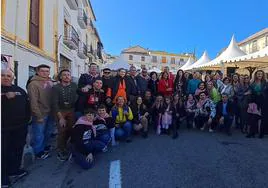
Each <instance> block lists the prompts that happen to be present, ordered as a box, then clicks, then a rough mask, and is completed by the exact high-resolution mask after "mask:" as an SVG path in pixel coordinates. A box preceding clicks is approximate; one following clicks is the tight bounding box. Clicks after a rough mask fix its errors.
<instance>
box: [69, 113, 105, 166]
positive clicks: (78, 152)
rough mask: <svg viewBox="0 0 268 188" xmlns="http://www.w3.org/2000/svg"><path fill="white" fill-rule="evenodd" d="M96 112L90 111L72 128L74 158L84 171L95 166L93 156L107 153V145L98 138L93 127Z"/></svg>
mask: <svg viewBox="0 0 268 188" xmlns="http://www.w3.org/2000/svg"><path fill="white" fill-rule="evenodd" d="M93 121H94V112H93V111H92V110H88V111H86V112H85V115H84V116H82V117H80V118H79V119H78V120H77V122H76V123H75V125H74V126H73V128H72V133H71V144H72V146H71V147H72V148H71V150H72V157H73V159H74V161H75V162H76V163H77V164H78V165H80V166H81V167H82V168H83V169H89V168H91V167H92V164H93V154H94V153H96V152H105V151H107V143H105V142H103V141H101V139H98V138H97V131H96V127H95V126H94V125H93Z"/></svg>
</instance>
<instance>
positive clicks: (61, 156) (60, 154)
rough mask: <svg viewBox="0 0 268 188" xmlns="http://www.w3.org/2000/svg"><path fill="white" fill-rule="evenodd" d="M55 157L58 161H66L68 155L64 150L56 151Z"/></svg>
mask: <svg viewBox="0 0 268 188" xmlns="http://www.w3.org/2000/svg"><path fill="white" fill-rule="evenodd" d="M57 158H58V159H59V160H60V161H67V160H68V158H69V155H67V154H66V153H64V152H58V154H57Z"/></svg>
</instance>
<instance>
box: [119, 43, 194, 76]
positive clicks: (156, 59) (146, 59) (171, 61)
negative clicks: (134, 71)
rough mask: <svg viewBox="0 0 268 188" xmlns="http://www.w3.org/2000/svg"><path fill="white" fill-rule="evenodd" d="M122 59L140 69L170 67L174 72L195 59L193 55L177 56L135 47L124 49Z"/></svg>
mask: <svg viewBox="0 0 268 188" xmlns="http://www.w3.org/2000/svg"><path fill="white" fill-rule="evenodd" d="M120 57H121V59H122V60H123V61H126V62H128V63H129V64H131V65H134V66H136V67H138V68H143V67H146V68H147V69H149V70H150V69H152V68H158V69H160V70H163V68H164V67H165V66H168V67H169V68H170V70H171V71H172V72H176V71H177V70H179V69H180V67H182V66H183V65H184V64H185V63H186V62H187V60H188V59H189V58H190V57H191V58H193V59H195V56H194V54H192V53H188V54H187V53H185V54H175V53H168V52H164V51H155V50H150V49H146V48H143V47H141V46H133V47H129V48H127V49H124V50H123V51H122V52H121V55H120Z"/></svg>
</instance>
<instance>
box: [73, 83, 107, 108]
mask: <svg viewBox="0 0 268 188" xmlns="http://www.w3.org/2000/svg"><path fill="white" fill-rule="evenodd" d="M101 88H102V80H101V79H96V80H95V81H94V83H93V88H91V89H90V90H89V91H88V92H87V93H86V95H85V96H84V97H80V99H79V101H78V109H79V112H81V113H83V112H84V111H85V110H87V109H91V110H92V111H97V108H98V106H99V105H100V104H105V103H106V95H105V93H104V91H103V90H102V89H101Z"/></svg>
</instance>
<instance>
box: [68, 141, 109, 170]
mask: <svg viewBox="0 0 268 188" xmlns="http://www.w3.org/2000/svg"><path fill="white" fill-rule="evenodd" d="M84 146H85V149H86V151H87V152H88V153H93V154H94V153H96V152H101V151H102V150H103V149H104V148H105V147H106V144H105V143H103V142H102V141H99V140H91V141H89V143H88V144H85V145H84ZM72 155H73V159H74V161H75V162H76V163H77V164H78V165H79V166H81V168H83V169H89V168H91V167H92V165H93V164H92V163H90V162H88V161H87V160H86V157H87V156H86V155H83V154H82V153H80V152H79V151H77V150H76V149H75V148H74V147H72Z"/></svg>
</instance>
